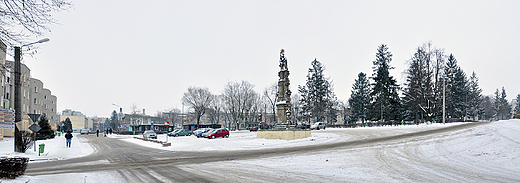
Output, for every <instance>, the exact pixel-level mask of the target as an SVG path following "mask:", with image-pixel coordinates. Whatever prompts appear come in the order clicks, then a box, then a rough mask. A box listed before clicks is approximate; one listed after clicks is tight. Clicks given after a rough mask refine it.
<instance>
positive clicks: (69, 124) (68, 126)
mask: <svg viewBox="0 0 520 183" xmlns="http://www.w3.org/2000/svg"><path fill="white" fill-rule="evenodd" d="M63 124H64V125H63V131H64V132H68V131H72V122H71V121H70V119H69V118H66V119H65V121H64V123H63Z"/></svg>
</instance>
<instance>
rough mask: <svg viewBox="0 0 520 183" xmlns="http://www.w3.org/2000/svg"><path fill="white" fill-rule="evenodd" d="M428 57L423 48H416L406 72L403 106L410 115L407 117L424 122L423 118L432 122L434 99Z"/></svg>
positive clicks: (431, 73) (431, 72)
mask: <svg viewBox="0 0 520 183" xmlns="http://www.w3.org/2000/svg"><path fill="white" fill-rule="evenodd" d="M429 57H430V55H429V54H428V53H427V52H426V51H425V50H424V49H423V48H418V49H417V52H416V53H415V54H414V56H413V57H412V59H411V60H410V67H409V68H408V70H407V71H406V74H407V77H406V84H405V85H406V88H405V89H404V97H403V104H404V105H406V108H407V109H408V110H409V114H411V116H409V117H411V118H412V119H414V120H416V121H417V120H418V119H422V120H424V118H425V117H426V119H427V120H428V121H432V120H433V114H434V109H435V99H434V90H433V89H434V85H433V83H432V76H433V71H432V69H431V68H430V58H429Z"/></svg>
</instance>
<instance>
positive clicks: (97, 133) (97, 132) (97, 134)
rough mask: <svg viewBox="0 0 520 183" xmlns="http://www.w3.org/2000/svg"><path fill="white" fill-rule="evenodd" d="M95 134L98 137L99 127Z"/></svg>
mask: <svg viewBox="0 0 520 183" xmlns="http://www.w3.org/2000/svg"><path fill="white" fill-rule="evenodd" d="M96 136H97V137H99V129H97V131H96Z"/></svg>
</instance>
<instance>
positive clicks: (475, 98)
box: [468, 72, 484, 120]
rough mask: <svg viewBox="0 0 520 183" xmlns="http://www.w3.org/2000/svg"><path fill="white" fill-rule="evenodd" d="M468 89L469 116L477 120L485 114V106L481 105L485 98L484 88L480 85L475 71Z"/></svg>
mask: <svg viewBox="0 0 520 183" xmlns="http://www.w3.org/2000/svg"><path fill="white" fill-rule="evenodd" d="M468 90H469V94H468V96H469V97H468V117H472V118H473V120H477V119H478V118H480V116H482V115H483V114H484V108H482V107H481V106H480V104H481V103H482V100H483V98H482V89H481V88H480V87H479V84H478V77H477V74H475V72H473V73H472V74H471V77H470V78H469V84H468Z"/></svg>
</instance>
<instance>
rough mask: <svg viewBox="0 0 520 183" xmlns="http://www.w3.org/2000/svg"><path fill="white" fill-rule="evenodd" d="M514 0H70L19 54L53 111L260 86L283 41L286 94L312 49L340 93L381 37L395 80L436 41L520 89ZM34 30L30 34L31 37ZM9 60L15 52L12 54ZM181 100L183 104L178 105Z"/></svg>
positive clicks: (487, 81)
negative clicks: (32, 46)
mask: <svg viewBox="0 0 520 183" xmlns="http://www.w3.org/2000/svg"><path fill="white" fill-rule="evenodd" d="M519 10H520V1H517V0H513V1H475V0H471V1H451V0H449V1H439V0H435V1H415V0H412V1H139V0H110V1H106V0H88V1H79V0H77V1H74V8H73V9H71V10H69V11H66V12H60V13H57V14H55V18H56V19H58V21H59V24H58V25H54V26H52V32H51V33H48V34H46V35H45V37H48V38H50V39H51V41H50V42H47V43H44V44H41V45H40V49H39V50H38V54H36V55H34V56H33V57H32V58H31V57H30V56H25V57H24V63H25V64H27V65H28V66H29V67H30V69H31V73H32V77H34V78H38V79H40V80H42V81H43V82H44V87H45V88H48V89H50V90H51V91H52V93H53V94H54V95H56V96H57V97H58V111H62V110H63V109H67V108H68V109H73V110H77V111H81V112H83V113H84V114H86V115H87V116H95V115H97V116H105V117H107V116H109V115H110V113H111V112H112V111H113V110H116V109H118V107H116V106H113V105H112V103H115V104H117V105H120V106H122V107H123V111H124V112H130V111H131V109H130V107H131V106H132V104H135V105H136V106H137V107H138V108H140V109H143V108H145V109H146V111H147V114H156V112H157V111H159V110H166V109H170V108H173V107H177V108H179V109H181V108H182V104H181V98H182V94H183V93H184V92H186V91H187V88H188V87H189V86H197V87H208V88H209V89H210V91H211V92H212V93H214V94H217V93H221V91H222V89H223V87H224V85H225V84H226V83H228V82H229V81H242V80H245V81H248V82H250V83H252V84H254V85H255V89H256V91H258V92H262V91H263V90H264V88H266V87H267V86H269V85H271V84H272V83H275V82H276V81H277V78H278V76H277V72H278V70H279V67H278V59H279V52H280V49H282V48H283V49H285V54H286V57H287V60H288V66H289V70H290V72H291V75H290V79H291V88H292V91H293V94H296V93H297V92H296V91H297V86H298V85H303V84H305V79H306V75H307V71H308V68H309V67H310V63H311V61H312V60H314V58H316V59H317V60H319V61H320V62H322V64H324V65H325V66H326V70H325V75H327V76H330V78H331V79H332V80H333V83H334V92H335V93H336V95H337V96H338V99H340V100H347V99H348V97H349V96H350V93H351V88H352V84H353V83H354V80H355V79H356V77H357V74H358V73H359V72H365V73H367V74H368V75H372V61H373V60H375V52H376V49H377V46H378V45H380V44H387V45H388V47H389V50H390V51H391V52H392V53H393V61H392V63H391V65H392V66H394V67H395V69H394V70H393V71H392V72H391V74H392V75H393V76H394V77H395V78H396V79H397V80H398V81H399V84H402V82H403V81H404V75H403V74H402V72H403V71H404V70H405V69H406V68H407V65H406V61H407V60H408V59H410V58H411V56H412V54H413V53H414V52H415V50H416V48H417V47H418V46H420V45H422V44H423V43H425V42H427V41H432V43H433V45H434V46H436V47H438V48H444V49H445V52H446V53H447V54H449V53H453V54H454V55H455V57H456V58H457V60H458V63H459V65H460V66H461V67H462V69H463V70H464V71H465V72H466V74H467V75H468V76H469V75H470V74H471V72H473V71H475V72H476V74H477V76H478V77H479V79H480V86H481V88H482V89H483V90H484V91H483V94H485V95H492V94H493V92H494V91H495V90H496V89H497V88H501V87H502V86H504V87H505V89H506V91H507V94H508V98H509V99H512V98H514V97H515V96H516V95H517V94H518V93H520V84H519V81H518V80H517V79H514V78H518V74H519V72H518V71H519V69H518V68H520V62H519V61H520V60H519V59H520V11H519ZM35 39H37V38H35ZM11 60H12V58H11ZM185 110H187V108H185Z"/></svg>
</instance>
